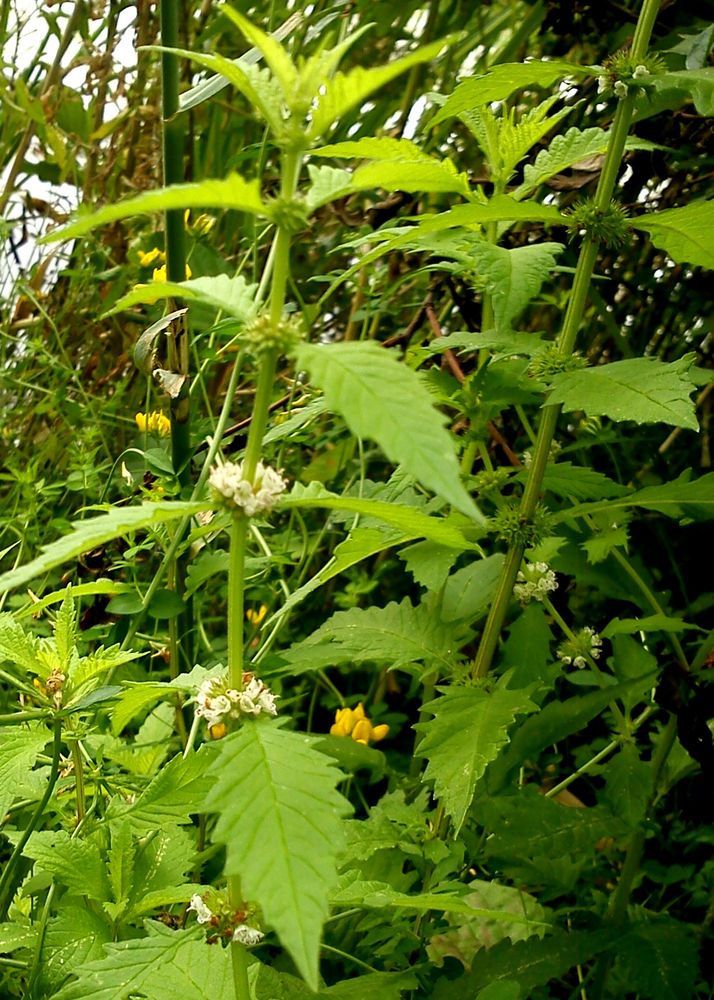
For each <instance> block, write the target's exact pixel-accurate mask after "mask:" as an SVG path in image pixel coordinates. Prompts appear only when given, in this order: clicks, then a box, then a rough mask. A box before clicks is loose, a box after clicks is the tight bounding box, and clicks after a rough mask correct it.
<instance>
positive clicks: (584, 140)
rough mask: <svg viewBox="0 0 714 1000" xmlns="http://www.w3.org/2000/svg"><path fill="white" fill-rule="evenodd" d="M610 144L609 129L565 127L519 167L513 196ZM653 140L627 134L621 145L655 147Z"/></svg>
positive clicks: (637, 147)
mask: <svg viewBox="0 0 714 1000" xmlns="http://www.w3.org/2000/svg"><path fill="white" fill-rule="evenodd" d="M609 144H610V133H609V132H606V131H605V130H604V129H601V128H586V129H583V130H581V129H579V128H569V129H568V130H567V132H563V133H562V134H561V135H556V136H555V138H554V139H553V141H552V142H551V143H550V145H549V146H548V148H547V149H542V150H541V151H540V153H538V155H537V156H536V158H535V161H534V163H532V164H530V163H529V164H526V166H525V167H524V168H523V183H522V184H520V185H519V186H518V187H517V188H516V190H515V191H514V192H513V197H514V198H518V199H519V200H520V199H521V198H524V197H525V196H526V195H528V194H530V192H531V191H534V190H535V188H537V187H538V186H539V185H541V184H543V183H545V181H547V180H550V178H551V177H553V176H555V174H558V173H560V172H561V170H567V169H568V168H569V167H572V166H573V165H574V164H575V163H579V162H580V161H581V160H587V159H588V158H589V157H591V156H597V155H598V154H601V153H605V152H606V151H607V148H608V146H609ZM658 148H660V147H658V146H657V144H656V143H653V142H647V140H645V139H635V138H630V139H628V140H627V142H626V144H625V149H627V150H632V149H658Z"/></svg>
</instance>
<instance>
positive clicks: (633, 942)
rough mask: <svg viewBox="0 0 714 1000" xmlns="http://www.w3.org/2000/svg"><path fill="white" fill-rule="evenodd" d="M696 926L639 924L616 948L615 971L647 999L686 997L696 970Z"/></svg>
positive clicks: (678, 999) (673, 922) (662, 922)
mask: <svg viewBox="0 0 714 1000" xmlns="http://www.w3.org/2000/svg"><path fill="white" fill-rule="evenodd" d="M698 952H699V947H698V942H697V935H696V929H695V928H693V927H689V926H688V925H687V924H683V923H680V922H679V921H677V920H671V919H658V920H657V921H656V922H653V923H651V924H640V925H639V926H637V927H636V928H633V930H632V931H631V932H630V933H629V934H626V935H625V936H624V937H623V939H622V940H621V941H620V943H619V945H618V948H617V965H616V972H617V973H619V978H620V981H621V982H622V983H623V984H625V987H626V989H627V991H628V992H629V991H635V992H637V993H638V995H639V996H641V997H646V998H647V1000H690V997H692V996H693V995H694V987H695V985H696V982H697V973H698V969H699V954H698Z"/></svg>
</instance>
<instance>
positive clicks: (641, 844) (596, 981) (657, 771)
mask: <svg viewBox="0 0 714 1000" xmlns="http://www.w3.org/2000/svg"><path fill="white" fill-rule="evenodd" d="M676 738H677V717H676V716H675V715H670V716H669V719H668V720H667V725H666V726H665V727H664V729H663V730H662V735H661V736H660V740H659V743H658V744H657V748H656V750H655V752H654V755H653V757H652V783H651V788H650V794H649V796H648V799H647V805H646V807H645V814H644V817H643V820H642V822H641V823H640V824H639V826H638V827H637V829H636V830H635V832H634V833H633V834H632V837H631V838H630V842H629V844H628V845H627V853H626V854H625V862H624V864H623V866H622V872H621V873H620V880H619V882H618V883H617V888H616V889H615V891H614V893H613V894H612V897H611V899H610V903H609V905H608V908H607V911H606V913H605V921H606V922H607V923H608V924H611V925H612V926H614V927H620V926H621V925H622V924H623V923H624V922H625V918H626V917H627V907H628V905H629V902H630V894H631V892H632V889H633V886H634V884H635V879H636V878H637V875H638V872H639V870H640V866H641V864H642V856H643V854H644V850H645V841H646V839H647V827H648V825H649V821H650V820H651V819H652V814H653V811H654V807H655V805H656V804H657V799H658V797H659V790H660V781H661V778H662V772H663V771H664V766H665V764H666V763H667V758H668V757H669V754H670V752H671V750H672V747H673V746H674V741H675V740H676ZM612 957H613V956H612V954H604V955H603V956H602V957H601V958H600V959H599V961H598V963H597V965H596V967H595V972H594V975H593V986H592V990H591V994H590V1000H602V997H603V996H604V991H605V984H606V982H607V976H608V972H609V971H610V966H611V964H612Z"/></svg>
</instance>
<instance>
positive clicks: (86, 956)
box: [41, 902, 112, 996]
mask: <svg viewBox="0 0 714 1000" xmlns="http://www.w3.org/2000/svg"><path fill="white" fill-rule="evenodd" d="M111 934H112V932H111V928H110V926H109V924H108V923H107V922H106V921H105V920H103V919H102V917H100V916H98V915H97V914H96V913H94V911H93V910H91V909H89V907H88V906H78V905H77V904H76V902H75V903H73V904H65V903H64V902H63V904H62V905H61V906H60V908H59V911H58V913H57V915H56V916H55V917H53V918H52V919H51V920H50V921H49V923H48V924H47V931H46V933H45V938H44V941H43V944H42V960H41V981H42V983H43V985H44V986H46V987H48V988H50V989H51V990H52V993H51V995H52V996H54V991H55V990H56V989H57V988H58V987H60V986H61V985H62V984H63V983H64V982H65V980H66V979H67V977H68V976H69V975H71V974H72V973H74V974H75V975H79V974H80V973H81V970H82V969H84V968H85V966H86V965H87V964H88V963H89V962H94V961H97V960H98V959H101V958H102V955H103V954H104V949H103V947H102V946H103V945H104V944H107V943H108V942H109V941H111Z"/></svg>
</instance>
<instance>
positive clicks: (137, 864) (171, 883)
mask: <svg viewBox="0 0 714 1000" xmlns="http://www.w3.org/2000/svg"><path fill="white" fill-rule="evenodd" d="M136 846H137V851H136V856H135V859H134V862H133V872H134V877H133V884H132V885H131V886H130V887H129V888H130V891H129V893H128V906H127V917H128V919H132V918H136V917H138V916H141V915H142V914H145V913H149V912H150V911H151V910H152V909H155V908H156V907H158V906H166V905H168V904H170V903H173V902H177V901H184V900H188V899H190V898H191V896H192V895H193V892H197V891H200V889H196V888H194V889H193V892H192V891H191V890H190V887H189V886H188V885H186V884H185V883H184V876H185V874H186V872H188V871H189V869H190V868H191V867H192V865H193V863H194V859H195V853H196V851H195V847H194V842H193V836H192V835H190V834H188V833H187V832H186V831H185V830H182V829H181V828H180V827H177V826H162V827H161V828H160V829H159V830H158V831H155V835H153V836H151V837H149V838H148V839H147V840H146V841H139V842H138V843H137V845H136Z"/></svg>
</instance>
